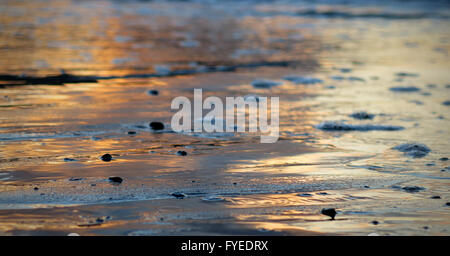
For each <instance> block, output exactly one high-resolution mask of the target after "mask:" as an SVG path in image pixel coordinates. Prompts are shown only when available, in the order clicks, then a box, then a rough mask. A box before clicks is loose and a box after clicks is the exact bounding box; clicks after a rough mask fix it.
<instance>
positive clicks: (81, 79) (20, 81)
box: [0, 74, 97, 85]
mask: <svg viewBox="0 0 450 256" xmlns="http://www.w3.org/2000/svg"><path fill="white" fill-rule="evenodd" d="M0 81H8V82H12V83H11V84H3V85H36V84H48V85H63V84H73V83H97V79H96V78H94V77H90V76H75V75H70V74H61V75H56V76H44V77H35V76H17V75H0Z"/></svg>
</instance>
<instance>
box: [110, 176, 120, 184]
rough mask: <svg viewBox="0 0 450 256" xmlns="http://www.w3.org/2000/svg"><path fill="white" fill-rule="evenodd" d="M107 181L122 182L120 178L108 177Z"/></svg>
mask: <svg viewBox="0 0 450 256" xmlns="http://www.w3.org/2000/svg"><path fill="white" fill-rule="evenodd" d="M108 180H109V181H111V182H115V183H122V181H123V179H122V178H120V177H109V178H108Z"/></svg>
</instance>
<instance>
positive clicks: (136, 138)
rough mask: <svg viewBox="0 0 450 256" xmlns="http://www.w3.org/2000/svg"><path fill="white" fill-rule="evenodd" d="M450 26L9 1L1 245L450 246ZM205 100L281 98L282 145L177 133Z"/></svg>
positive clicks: (0, 94) (332, 14) (273, 5)
mask: <svg viewBox="0 0 450 256" xmlns="http://www.w3.org/2000/svg"><path fill="white" fill-rule="evenodd" d="M179 10H183V11H182V12H180V11H179ZM449 23H450V6H449V5H448V3H447V2H445V1H442V2H439V1H436V2H433V3H429V2H426V1H411V2H403V1H399V2H395V1H394V2H393V1H390V2H389V3H388V2H386V3H384V2H371V1H369V2H367V1H343V2H342V3H340V2H335V3H334V4H331V3H330V2H327V1H318V2H315V3H314V4H311V3H303V2H299V1H231V2H229V3H224V2H222V1H212V0H211V1H207V0H203V1H50V0H48V1H36V2H34V1H33V2H31V1H30V2H26V1H3V2H2V4H1V8H0V54H1V56H2V57H3V58H0V75H2V76H0V145H1V147H0V234H3V235H9V234H21V235H22V234H35V235H45V234H58V235H66V234H68V233H72V232H76V233H79V234H82V235H92V234H96V235H110V234H114V235H173V234H180V235H198V234H252V235H253V234H256V235H283V234H295V235H302V234H339V235H341V234H343V235H368V234H370V233H377V234H380V235H449V233H450V218H449V217H450V214H449V210H450V207H449V206H446V203H447V202H449V201H450V193H449V190H448V186H449V184H450V180H449V179H450V176H449V172H450V167H449V166H450V161H443V160H440V159H441V158H444V157H450V152H449V150H448V149H449V142H448V141H449V139H450V134H449V131H448V127H449V118H450V116H449V106H448V104H444V102H446V101H448V100H450V94H449V91H450V74H449V73H448V70H449V58H448V51H449V50H450V44H449V42H450V31H449V29H448V28H449V27H450V26H449V25H450V24H449ZM61 74H70V75H73V77H71V79H72V78H76V79H79V80H81V82H77V83H73V82H74V81H73V79H72V80H71V81H69V80H68V79H67V77H65V76H60V77H58V79H60V80H58V81H60V83H59V82H58V83H54V80H53V82H52V81H51V80H49V79H48V78H47V79H42V78H45V77H46V76H59V75H61ZM6 75H8V76H6ZM286 77H287V78H291V79H286ZM295 77H297V78H300V79H292V78H295ZM305 77H307V78H305ZM61 79H62V80H61ZM64 79H65V80H64ZM255 80H268V81H274V82H276V83H277V85H276V86H270V87H268V88H264V87H262V88H261V87H259V88H255V87H254V86H253V85H252V82H254V81H255ZM61 81H62V82H61ZM194 88H202V89H203V96H204V98H205V97H207V96H218V97H221V98H224V97H226V96H245V95H259V96H279V97H280V139H279V141H278V142H277V143H274V144H261V143H260V140H259V136H257V135H255V134H239V133H236V134H228V133H215V134H178V133H174V132H172V131H171V129H170V120H171V117H172V115H173V114H174V111H172V110H171V109H170V103H171V100H172V99H173V98H175V97H177V96H187V97H192V95H193V89H194ZM392 88H416V89H414V90H410V89H406V90H405V89H394V90H393V89H392ZM152 89H156V90H158V91H159V94H158V95H151V94H149V93H148V91H149V90H152ZM360 111H365V112H367V113H369V114H373V115H374V116H373V119H363V120H360V119H355V118H353V117H352V116H351V115H352V114H353V113H356V112H360ZM151 121H161V122H163V123H164V124H165V126H166V128H165V130H163V131H161V132H153V131H151V130H150V128H148V124H149V122H151ZM324 123H326V124H328V125H327V127H328V128H331V129H322V128H323V126H321V124H324ZM330 124H331V125H330ZM336 124H338V125H336ZM342 124H344V125H342ZM392 127H394V128H395V127H397V128H398V127H401V129H390V128H392ZM343 128H344V129H343ZM347 128H351V129H347ZM129 131H134V132H136V134H128V132H129ZM412 142H414V143H421V144H424V145H426V146H427V147H429V148H430V149H431V152H427V153H426V154H425V155H423V156H422V155H421V157H413V156H414V154H407V153H405V152H401V151H398V150H396V149H394V147H396V146H398V145H401V144H404V143H412ZM179 150H183V151H186V152H187V156H179V155H177V154H176V153H177V151H179ZM105 153H109V154H111V155H112V156H113V160H112V161H110V162H104V161H102V160H100V156H102V155H103V154H105ZM110 176H120V177H122V178H123V179H124V181H123V182H122V183H121V184H120V185H119V184H113V183H111V182H109V181H108V177H110ZM411 186H418V187H422V188H425V189H424V190H420V191H418V192H415V193H411V192H408V190H405V189H403V188H404V187H411ZM173 192H181V193H184V194H186V195H187V197H185V198H184V199H176V198H175V197H173V196H171V195H170V194H171V193H173ZM432 196H440V199H431V197H432ZM211 197H218V198H220V199H223V200H211ZM208 199H210V200H208ZM216 199H217V198H216ZM330 207H333V208H336V209H337V211H338V215H337V216H336V221H329V220H328V217H326V216H324V215H321V214H320V210H321V209H322V208H330ZM98 218H100V219H101V220H100V221H99V220H97V219H98ZM374 220H377V221H378V222H379V224H378V225H374V224H372V221H374Z"/></svg>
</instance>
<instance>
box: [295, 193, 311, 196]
mask: <svg viewBox="0 0 450 256" xmlns="http://www.w3.org/2000/svg"><path fill="white" fill-rule="evenodd" d="M298 196H303V197H308V196H312V195H311V194H309V193H303V194H298Z"/></svg>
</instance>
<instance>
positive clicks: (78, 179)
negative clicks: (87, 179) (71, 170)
mask: <svg viewBox="0 0 450 256" xmlns="http://www.w3.org/2000/svg"><path fill="white" fill-rule="evenodd" d="M80 180H83V178H70V179H69V181H80Z"/></svg>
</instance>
